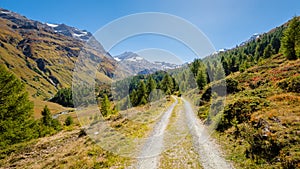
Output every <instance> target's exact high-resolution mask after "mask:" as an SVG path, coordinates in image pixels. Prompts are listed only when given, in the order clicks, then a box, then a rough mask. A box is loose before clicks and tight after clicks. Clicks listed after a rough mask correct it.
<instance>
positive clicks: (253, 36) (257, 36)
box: [240, 33, 261, 46]
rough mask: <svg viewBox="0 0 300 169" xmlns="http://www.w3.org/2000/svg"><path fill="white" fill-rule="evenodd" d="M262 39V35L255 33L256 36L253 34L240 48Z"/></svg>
mask: <svg viewBox="0 0 300 169" xmlns="http://www.w3.org/2000/svg"><path fill="white" fill-rule="evenodd" d="M260 37H261V34H259V33H255V34H253V35H252V36H251V37H250V38H249V39H248V40H246V41H244V42H242V43H241V44H240V46H243V45H246V44H247V43H248V42H251V41H254V40H256V39H258V38H260Z"/></svg>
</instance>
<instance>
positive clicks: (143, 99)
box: [137, 81, 147, 105]
mask: <svg viewBox="0 0 300 169" xmlns="http://www.w3.org/2000/svg"><path fill="white" fill-rule="evenodd" d="M137 98H138V102H139V103H138V105H143V104H146V103H147V89H146V85H145V83H144V81H140V83H139V86H138V90H137Z"/></svg>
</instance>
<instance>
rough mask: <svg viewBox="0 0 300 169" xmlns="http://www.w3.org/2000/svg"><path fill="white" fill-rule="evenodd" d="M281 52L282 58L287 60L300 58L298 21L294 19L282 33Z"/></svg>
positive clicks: (299, 26)
mask: <svg viewBox="0 0 300 169" xmlns="http://www.w3.org/2000/svg"><path fill="white" fill-rule="evenodd" d="M281 50H282V52H283V54H284V56H285V57H286V58H287V59H289V60H292V59H297V58H299V57H300V21H299V19H298V18H297V17H294V18H293V19H292V20H291V21H290V22H289V25H288V27H287V28H286V30H285V31H284V33H283V38H282V40H281Z"/></svg>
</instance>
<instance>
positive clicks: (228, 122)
mask: <svg viewBox="0 0 300 169" xmlns="http://www.w3.org/2000/svg"><path fill="white" fill-rule="evenodd" d="M264 103H265V101H264V99H261V98H259V97H250V98H243V99H239V100H236V101H235V102H233V103H231V104H229V105H227V106H225V108H224V112H223V117H222V119H221V121H220V123H219V124H218V127H217V130H219V131H224V130H226V129H228V128H229V127H232V125H233V123H235V122H236V123H237V124H240V123H243V122H246V121H249V120H250V117H251V115H252V113H253V112H255V111H257V110H259V109H260V106H261V105H262V104H264Z"/></svg>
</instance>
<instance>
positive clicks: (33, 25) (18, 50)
mask: <svg viewBox="0 0 300 169" xmlns="http://www.w3.org/2000/svg"><path fill="white" fill-rule="evenodd" d="M0 25H1V29H0V63H2V64H5V65H6V66H7V67H8V68H9V69H10V70H11V71H13V72H14V73H15V74H16V75H17V76H18V77H20V78H21V79H22V81H23V82H25V83H26V84H27V88H28V91H29V93H30V96H31V97H33V98H40V99H48V98H51V97H52V96H53V95H54V94H55V93H56V91H57V89H59V88H62V87H70V85H71V82H72V71H73V69H74V63H75V62H76V60H77V57H78V56H79V54H80V53H82V54H91V55H93V56H94V57H95V58H98V59H99V60H101V63H100V68H99V72H98V75H97V77H98V78H99V81H101V82H107V81H109V80H110V78H111V76H112V75H113V70H114V67H115V63H116V62H115V60H114V59H113V58H111V57H110V56H109V55H107V53H106V52H105V50H104V49H103V47H102V46H101V44H99V43H93V44H92V45H93V46H92V45H85V41H83V40H81V39H79V38H74V37H73V34H71V35H70V36H66V35H68V34H66V33H65V32H61V33H60V32H58V31H57V30H55V29H53V27H51V26H48V25H47V24H43V23H40V22H38V21H33V20H30V19H27V18H26V17H23V16H21V15H19V14H16V13H14V12H11V11H8V10H5V9H0ZM63 26H64V28H65V27H67V26H66V25H63ZM67 28H68V29H69V28H70V29H71V27H67ZM67 28H65V29H67ZM61 29H62V28H61ZM69 31H70V30H69ZM63 33H64V34H63Z"/></svg>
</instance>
